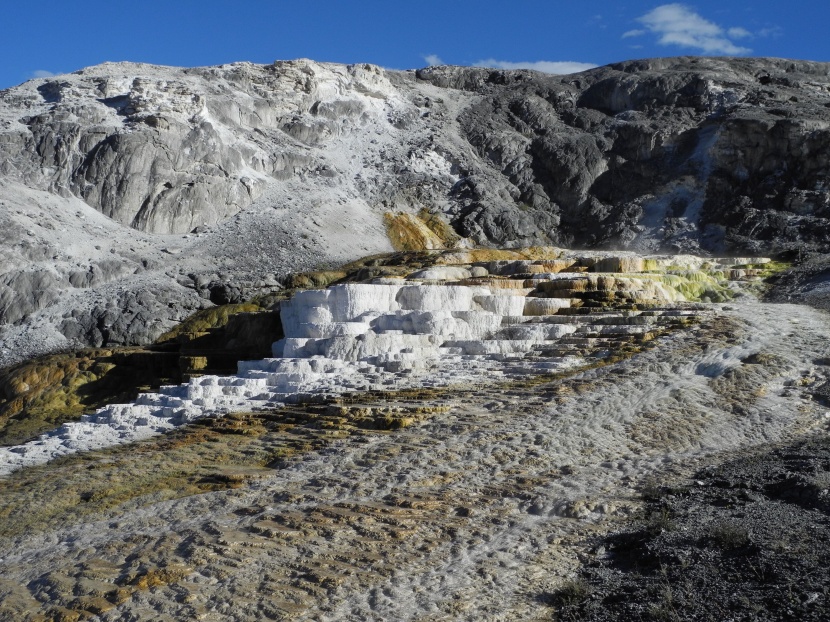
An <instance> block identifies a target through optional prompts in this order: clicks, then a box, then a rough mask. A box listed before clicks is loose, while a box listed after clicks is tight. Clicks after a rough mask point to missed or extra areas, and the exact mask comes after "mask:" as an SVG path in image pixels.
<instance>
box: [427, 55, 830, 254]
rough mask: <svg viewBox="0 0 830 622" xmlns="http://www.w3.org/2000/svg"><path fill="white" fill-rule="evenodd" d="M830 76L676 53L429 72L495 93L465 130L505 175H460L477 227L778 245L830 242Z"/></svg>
mask: <svg viewBox="0 0 830 622" xmlns="http://www.w3.org/2000/svg"><path fill="white" fill-rule="evenodd" d="M829 73H830V65H828V64H826V63H807V62H794V61H785V60H778V59H717V58H675V59H656V60H644V61H632V62H626V63H619V64H615V65H610V66H607V67H601V68H598V69H595V70H591V71H587V72H584V73H582V74H576V75H571V76H557V77H546V76H541V75H539V74H534V73H532V72H522V71H519V72H504V71H488V70H483V69H461V68H454V67H448V68H445V67H440V68H429V69H424V70H421V71H419V72H418V77H419V78H420V79H422V80H425V81H429V82H432V83H434V84H437V85H440V86H443V87H447V88H460V89H465V90H469V91H473V92H476V93H480V94H482V95H483V98H482V99H481V100H480V101H479V102H478V103H477V104H476V105H474V106H470V107H468V108H467V109H466V110H465V111H464V112H463V113H462V116H461V119H460V121H461V127H462V131H463V133H464V136H465V138H466V139H467V140H469V142H470V144H471V145H473V146H474V147H475V149H476V150H477V152H478V154H479V155H480V156H481V157H482V159H483V160H485V161H486V162H487V163H488V164H489V165H490V166H488V168H495V169H497V170H498V171H499V172H500V173H501V175H502V177H501V178H500V177H496V176H493V175H492V174H488V173H489V171H488V172H476V174H474V175H472V176H471V178H468V180H465V183H464V186H463V187H460V188H458V196H459V199H460V200H461V201H462V202H464V203H465V205H464V208H463V209H462V211H461V213H460V214H459V216H458V217H457V220H456V223H457V225H458V227H459V228H460V230H461V231H462V232H463V233H464V234H466V235H470V236H472V237H474V238H476V239H478V240H480V241H491V242H498V243H507V242H510V241H511V240H513V239H515V238H516V237H520V238H524V239H525V240H528V239H529V238H533V237H535V238H544V237H547V238H548V239H550V240H551V241H553V242H555V243H564V244H577V245H585V246H617V247H624V248H640V249H647V248H648V249H658V248H660V249H666V250H670V249H672V250H697V251H700V250H702V251H710V252H725V251H734V252H738V251H741V252H753V253H754V252H758V251H759V250H760V249H764V252H766V253H775V252H782V251H788V250H796V249H799V248H812V249H817V250H821V251H826V250H828V240H827V238H826V235H825V231H826V224H827V220H826V219H827V217H828V215H830V211H828V201H830V199H829V198H828V197H829V196H830V195H828V189H829V188H828V183H830V182H829V181H828V180H829V179H830V177H828V175H830V168H828V158H827V153H828V151H827V148H828V146H830V110H828V107H830V79H829V78H828V74H829ZM505 182H507V183H505ZM525 223H528V224H529V227H524V226H523V225H524V224H525Z"/></svg>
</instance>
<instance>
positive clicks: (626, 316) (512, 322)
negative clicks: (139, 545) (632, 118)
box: [0, 254, 751, 475]
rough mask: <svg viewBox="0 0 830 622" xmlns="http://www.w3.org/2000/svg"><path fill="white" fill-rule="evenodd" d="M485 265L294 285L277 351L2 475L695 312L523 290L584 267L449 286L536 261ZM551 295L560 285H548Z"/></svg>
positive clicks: (434, 382) (61, 438) (527, 361)
mask: <svg viewBox="0 0 830 622" xmlns="http://www.w3.org/2000/svg"><path fill="white" fill-rule="evenodd" d="M601 256H602V255H601V254H598V257H601ZM601 261H602V260H601ZM605 261H613V262H615V263H619V261H620V260H617V259H613V258H611V259H606V260H605ZM623 261H625V260H623ZM628 261H631V260H628ZM638 261H641V260H638ZM652 261H653V262H663V263H671V264H678V263H683V262H686V263H687V264H689V265H693V266H695V267H699V266H700V264H701V263H702V262H703V261H704V260H703V259H700V258H695V257H690V256H686V257H684V256H671V257H664V258H655V259H652ZM732 261H733V262H745V263H746V262H749V261H751V260H750V259H746V258H744V259H740V258H739V259H737V260H732ZM486 265H488V266H489V268H490V269H489V270H488V269H487V268H485V267H484V265H476V266H470V265H456V266H453V265H448V266H437V267H433V268H429V269H426V270H422V271H420V272H416V273H413V274H411V275H410V277H409V279H408V280H402V279H388V280H387V281H384V280H383V279H380V280H376V281H375V282H373V283H365V284H347V285H338V286H334V287H330V288H328V289H325V290H309V291H304V292H300V293H299V294H297V295H295V296H294V298H292V299H291V300H290V301H289V302H287V303H284V304H283V305H282V309H281V320H282V323H283V329H284V334H285V336H286V338H285V339H283V340H281V341H280V342H277V343H276V344H274V348H273V349H274V355H275V357H278V358H273V359H265V360H262V361H242V362H240V363H239V373H238V375H237V376H233V377H220V376H203V377H199V378H195V379H193V380H191V381H190V382H189V383H187V384H183V385H179V386H166V387H162V388H161V389H160V390H159V392H158V393H148V394H142V395H140V396H139V398H138V399H137V400H136V402H135V403H132V404H114V405H110V406H107V407H104V408H102V409H100V410H98V411H97V412H96V413H95V414H93V415H85V416H84V417H83V418H82V420H81V421H79V422H74V423H66V424H64V425H62V426H61V427H60V428H58V429H56V430H54V431H52V432H50V433H47V434H44V435H42V436H41V437H40V438H39V439H37V440H35V441H32V442H29V443H25V444H23V445H18V446H13V447H6V448H0V475H2V474H8V473H10V472H12V471H14V470H16V469H18V468H21V467H25V466H31V465H36V464H42V463H45V462H48V461H49V460H51V459H53V458H55V457H57V456H61V455H66V454H69V453H75V452H78V451H88V450H90V449H100V448H103V447H108V446H112V445H117V444H124V443H129V442H133V441H137V440H141V439H145V438H148V437H150V436H153V435H155V434H159V433H163V432H165V431H168V430H171V429H173V428H175V427H178V426H181V425H184V424H187V423H189V422H192V421H193V420H194V419H197V418H199V417H204V416H210V415H221V414H223V413H228V412H233V411H236V412H241V411H248V410H256V409H259V408H264V407H272V406H275V405H279V404H284V403H286V402H296V401H298V400H301V399H302V398H303V397H305V396H308V395H311V394H314V395H337V394H340V393H343V392H348V391H368V390H378V389H400V388H406V387H416V386H417V387H434V386H441V385H446V384H449V383H477V382H484V381H487V382H493V381H495V380H499V379H504V378H511V377H513V378H515V377H518V376H522V375H529V374H535V373H540V372H553V371H563V370H566V369H570V368H573V367H575V366H577V365H579V364H582V363H584V360H583V359H582V358H581V357H580V356H568V355H567V346H565V344H563V343H561V339H562V338H563V337H568V336H574V337H577V338H578V337H579V336H580V335H585V337H586V339H585V341H586V342H588V343H595V341H596V337H589V335H598V336H599V337H600V338H602V337H603V336H604V335H609V336H613V335H620V334H623V335H636V334H642V333H645V332H649V331H650V330H653V328H654V324H655V323H656V322H658V321H659V318H661V317H662V318H663V319H665V317H666V316H674V315H684V314H688V313H691V312H690V311H684V310H682V309H666V310H662V311H649V312H648V313H640V312H633V313H632V312H630V311H626V312H620V313H618V314H614V313H611V314H608V313H606V314H603V315H602V317H600V316H599V315H595V316H590V315H589V316H583V317H580V316H572V315H564V316H563V315H559V314H558V313H557V312H558V311H559V310H560V309H564V308H567V307H569V306H570V299H569V298H566V297H553V298H539V297H527V295H528V294H529V293H531V292H533V291H534V290H538V289H539V288H544V286H545V285H546V284H549V285H551V286H556V287H558V286H557V282H559V283H562V284H563V285H564V284H567V286H568V287H570V286H571V285H572V283H573V281H572V280H573V279H574V278H577V279H588V278H589V277H588V276H583V275H581V274H580V273H569V272H561V273H535V274H533V275H532V276H533V278H532V279H530V280H525V279H522V278H519V279H516V280H514V281H512V282H513V283H514V284H518V285H531V287H526V288H511V287H508V288H505V287H488V286H486V285H476V284H472V285H471V284H467V285H451V284H448V283H453V282H457V280H458V279H462V280H463V279H467V281H465V282H467V283H471V282H472V283H476V281H474V280H473V281H470V279H471V277H472V272H473V271H477V274H481V275H483V276H488V277H489V276H490V274H491V271H492V272H493V273H506V274H507V275H509V274H511V273H515V272H516V271H517V270H518V271H520V273H521V271H528V270H536V269H539V268H541V267H543V264H542V263H535V264H534V262H531V261H514V262H494V263H492V264H486ZM504 276H505V274H498V275H497V277H496V278H497V279H500V278H502V277H504ZM525 276H528V275H525ZM592 278H594V279H599V278H604V279H613V280H614V282H615V283H617V284H618V286H619V284H622V285H621V287H624V288H637V291H632V292H630V294H631V295H633V296H637V297H643V298H644V299H645V300H650V301H651V302H654V303H658V302H662V303H670V302H676V301H678V300H683V296H682V294H680V293H679V292H677V291H675V290H674V289H673V288H671V287H669V286H664V285H663V284H661V283H660V282H659V281H657V280H650V279H645V280H638V279H630V278H627V277H626V276H625V275H613V276H612V275H607V276H606V277H603V276H602V275H594V276H593V277H592ZM483 282H484V283H486V282H487V281H486V280H485V281H483ZM508 282H511V281H510V280H509V279H508ZM430 283H432V284H430ZM495 283H501V284H502V285H503V284H505V281H503V280H497V281H495ZM552 295H557V296H559V295H562V294H561V291H559V290H554V292H553V294H552ZM565 295H567V294H565ZM632 316H637V319H636V320H633V319H631V318H632ZM617 317H619V318H620V319H619V320H615V318H617ZM592 339H593V340H594V341H592ZM551 354H554V355H553V356H551Z"/></svg>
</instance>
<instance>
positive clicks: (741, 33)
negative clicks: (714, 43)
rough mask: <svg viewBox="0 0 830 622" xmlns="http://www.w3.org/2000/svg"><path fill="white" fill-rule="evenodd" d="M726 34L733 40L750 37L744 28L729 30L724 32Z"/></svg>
mask: <svg viewBox="0 0 830 622" xmlns="http://www.w3.org/2000/svg"><path fill="white" fill-rule="evenodd" d="M726 34H728V35H729V36H730V37H732V38H733V39H746V38H747V37H751V36H752V33H751V32H749V31H748V30H747V29H746V28H741V27H740V26H738V27H736V28H730V29H729V30H727V31H726Z"/></svg>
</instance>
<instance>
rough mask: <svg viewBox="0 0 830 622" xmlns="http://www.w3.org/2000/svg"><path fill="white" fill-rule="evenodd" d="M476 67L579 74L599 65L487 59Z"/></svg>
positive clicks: (476, 64)
mask: <svg viewBox="0 0 830 622" xmlns="http://www.w3.org/2000/svg"><path fill="white" fill-rule="evenodd" d="M473 66H474V67H492V68H494V69H533V70H534V71H541V72H542V73H553V74H563V73H578V72H580V71H586V70H588V69H593V68H594V67H596V66H597V65H594V64H593V63H578V62H575V61H551V60H538V61H535V62H519V63H512V62H510V61H506V60H496V59H495V58H487V59H484V60H480V61H478V62H475V63H473Z"/></svg>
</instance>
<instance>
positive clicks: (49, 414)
mask: <svg viewBox="0 0 830 622" xmlns="http://www.w3.org/2000/svg"><path fill="white" fill-rule="evenodd" d="M273 304H274V303H273V301H270V300H267V299H266V300H261V301H259V304H257V303H248V304H237V305H223V306H219V307H215V308H212V309H207V310H204V311H202V312H199V313H196V314H194V315H193V316H191V317H190V318H188V319H187V320H186V321H185V322H183V323H181V324H180V325H179V326H177V327H176V329H175V330H174V331H172V332H170V333H166V334H164V335H162V336H161V337H160V338H159V339H158V341H157V343H155V344H152V345H149V346H145V347H122V348H109V349H84V350H79V351H74V352H68V353H63V354H53V355H48V356H44V357H39V358H35V359H32V360H29V361H26V362H23V363H19V364H17V365H12V366H10V367H7V368H5V369H2V370H0V445H14V444H18V443H21V442H26V441H28V440H32V439H34V438H36V437H37V436H38V435H40V434H42V433H44V432H46V431H48V430H50V429H53V428H54V427H55V426H57V425H60V424H61V423H64V422H66V421H73V420H76V419H78V418H80V417H81V416H82V415H83V414H84V413H89V412H93V411H94V410H95V409H96V408H99V407H101V406H104V405H105V404H111V403H114V402H129V401H132V400H134V399H135V398H136V397H137V396H138V394H139V392H140V391H149V390H153V389H157V388H158V387H159V386H161V385H162V384H169V383H179V382H182V381H185V380H187V379H188V378H190V377H191V376H193V375H198V374H205V373H212V374H232V373H234V372H235V371H236V368H237V362H238V361H240V360H245V359H258V358H262V357H264V356H267V355H269V354H270V352H271V343H272V342H273V341H275V340H277V339H279V338H280V337H282V330H281V327H280V323H279V310H278V309H273V308H271V309H269V307H271V306H273Z"/></svg>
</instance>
